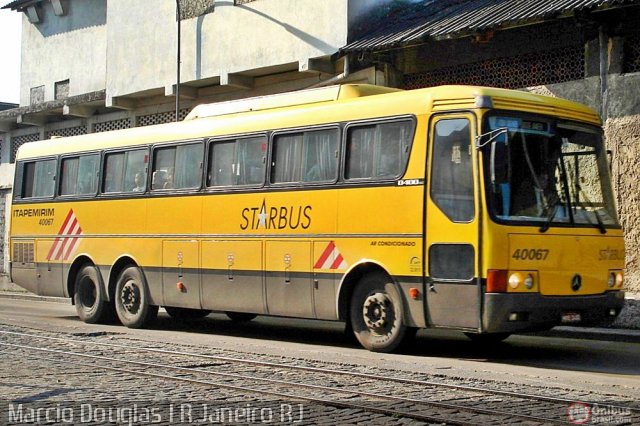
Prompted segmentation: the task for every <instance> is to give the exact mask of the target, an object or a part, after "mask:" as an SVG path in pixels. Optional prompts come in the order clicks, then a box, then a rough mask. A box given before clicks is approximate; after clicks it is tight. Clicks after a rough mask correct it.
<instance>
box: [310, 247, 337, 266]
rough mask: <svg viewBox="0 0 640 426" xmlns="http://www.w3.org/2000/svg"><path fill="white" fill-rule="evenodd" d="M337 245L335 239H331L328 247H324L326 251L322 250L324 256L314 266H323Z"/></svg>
mask: <svg viewBox="0 0 640 426" xmlns="http://www.w3.org/2000/svg"><path fill="white" fill-rule="evenodd" d="M335 247H336V245H335V244H334V243H333V241H331V242H330V243H329V245H327V248H325V249H324V251H323V252H322V256H320V259H318V261H317V262H316V264H315V265H314V266H313V267H314V268H315V269H320V268H322V265H324V262H326V261H327V259H328V258H329V256H331V253H333V249H334V248H335Z"/></svg>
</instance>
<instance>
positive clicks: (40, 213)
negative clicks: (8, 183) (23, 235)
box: [13, 209, 56, 217]
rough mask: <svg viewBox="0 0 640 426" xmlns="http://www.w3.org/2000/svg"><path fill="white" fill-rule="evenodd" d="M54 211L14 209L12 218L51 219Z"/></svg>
mask: <svg viewBox="0 0 640 426" xmlns="http://www.w3.org/2000/svg"><path fill="white" fill-rule="evenodd" d="M55 213H56V209H15V210H14V211H13V217H53V216H55Z"/></svg>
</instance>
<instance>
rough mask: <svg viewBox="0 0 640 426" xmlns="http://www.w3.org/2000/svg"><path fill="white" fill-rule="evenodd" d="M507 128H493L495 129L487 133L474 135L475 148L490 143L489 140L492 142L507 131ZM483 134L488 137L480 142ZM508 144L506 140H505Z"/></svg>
mask: <svg viewBox="0 0 640 426" xmlns="http://www.w3.org/2000/svg"><path fill="white" fill-rule="evenodd" d="M508 132H509V129H508V128H506V127H500V128H499V129H495V130H491V131H490V132H487V133H483V134H481V135H478V136H476V149H480V148H483V147H485V146H487V145H488V144H490V143H491V142H494V141H495V140H496V139H497V138H498V137H499V136H501V135H503V134H505V133H508ZM485 136H489V139H487V140H486V141H485V142H484V143H483V142H482V138H484V137H485ZM505 143H507V144H508V142H505Z"/></svg>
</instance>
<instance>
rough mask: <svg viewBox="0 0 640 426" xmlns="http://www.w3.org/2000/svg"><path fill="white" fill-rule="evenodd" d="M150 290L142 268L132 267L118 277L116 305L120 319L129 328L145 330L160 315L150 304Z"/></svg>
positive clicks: (156, 308) (155, 307)
mask: <svg viewBox="0 0 640 426" xmlns="http://www.w3.org/2000/svg"><path fill="white" fill-rule="evenodd" d="M149 299H150V297H149V288H148V286H147V282H146V280H145V279H144V275H143V274H142V271H141V270H140V268H137V267H135V266H130V267H128V268H126V269H124V270H123V271H122V272H121V273H120V275H119V276H118V282H117V283H116V294H115V305H116V313H117V314H118V318H119V319H120V322H122V324H123V325H125V326H127V327H129V328H144V327H146V326H148V325H149V324H150V323H151V322H153V320H155V318H156V316H157V315H158V307H157V306H152V305H150V304H149Z"/></svg>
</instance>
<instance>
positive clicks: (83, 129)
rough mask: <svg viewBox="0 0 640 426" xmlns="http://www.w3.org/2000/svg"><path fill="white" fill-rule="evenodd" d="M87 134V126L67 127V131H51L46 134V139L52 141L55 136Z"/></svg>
mask: <svg viewBox="0 0 640 426" xmlns="http://www.w3.org/2000/svg"><path fill="white" fill-rule="evenodd" d="M86 134H87V126H76V127H67V128H66V129H57V130H49V131H48V132H47V133H46V134H45V139H51V138H52V137H54V136H62V137H68V136H79V135H86Z"/></svg>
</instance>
